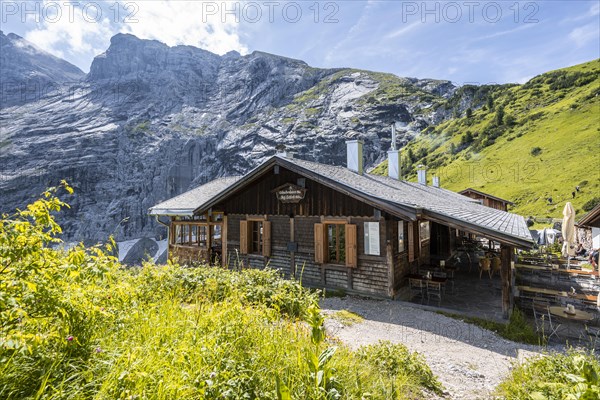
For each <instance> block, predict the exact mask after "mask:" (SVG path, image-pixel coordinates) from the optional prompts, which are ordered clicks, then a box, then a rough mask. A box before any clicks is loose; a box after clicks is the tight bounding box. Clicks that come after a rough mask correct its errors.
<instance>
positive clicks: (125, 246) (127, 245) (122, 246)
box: [117, 239, 140, 261]
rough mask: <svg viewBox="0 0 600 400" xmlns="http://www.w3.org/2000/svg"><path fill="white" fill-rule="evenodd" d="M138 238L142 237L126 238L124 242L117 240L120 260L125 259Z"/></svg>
mask: <svg viewBox="0 0 600 400" xmlns="http://www.w3.org/2000/svg"><path fill="white" fill-rule="evenodd" d="M138 240H140V239H131V240H124V241H122V242H117V244H118V245H119V261H123V259H124V258H125V256H126V255H127V253H129V250H131V248H132V247H133V245H134V244H136V243H137V241H138Z"/></svg>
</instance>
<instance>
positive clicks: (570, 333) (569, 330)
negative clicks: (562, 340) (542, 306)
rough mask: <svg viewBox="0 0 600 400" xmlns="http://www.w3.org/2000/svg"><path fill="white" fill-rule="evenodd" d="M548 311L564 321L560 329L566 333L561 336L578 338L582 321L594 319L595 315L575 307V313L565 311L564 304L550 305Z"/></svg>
mask: <svg viewBox="0 0 600 400" xmlns="http://www.w3.org/2000/svg"><path fill="white" fill-rule="evenodd" d="M548 311H549V312H550V314H552V316H553V317H557V318H558V319H560V320H561V321H562V322H564V323H563V324H562V325H561V326H562V329H560V330H561V331H562V332H564V335H562V334H561V336H566V337H572V338H577V337H578V336H580V334H581V325H579V324H581V323H586V322H590V321H591V320H593V319H594V316H593V315H592V314H590V313H589V312H586V311H582V310H578V309H575V310H574V311H575V314H569V313H566V312H565V307H563V306H553V307H548ZM571 322H572V323H576V324H577V325H575V326H574V325H573V324H571Z"/></svg>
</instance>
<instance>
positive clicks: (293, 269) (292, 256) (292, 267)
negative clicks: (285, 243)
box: [290, 217, 296, 278]
mask: <svg viewBox="0 0 600 400" xmlns="http://www.w3.org/2000/svg"><path fill="white" fill-rule="evenodd" d="M290 242H291V243H294V242H296V233H295V230H294V217H291V218H290ZM290 274H291V275H292V276H293V277H294V278H296V253H295V252H293V251H292V252H290Z"/></svg>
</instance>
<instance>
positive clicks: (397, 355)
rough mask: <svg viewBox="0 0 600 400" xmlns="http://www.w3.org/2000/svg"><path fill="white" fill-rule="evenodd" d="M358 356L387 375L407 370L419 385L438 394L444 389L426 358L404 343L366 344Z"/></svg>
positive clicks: (383, 342)
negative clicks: (411, 350) (410, 349)
mask: <svg viewBox="0 0 600 400" xmlns="http://www.w3.org/2000/svg"><path fill="white" fill-rule="evenodd" d="M358 358H359V359H360V360H363V361H366V362H367V363H368V364H369V365H371V366H372V367H374V368H375V369H376V370H378V371H381V372H382V373H383V374H385V375H388V376H394V375H397V374H398V371H406V372H409V374H410V375H411V376H413V377H415V378H416V379H417V380H418V383H419V385H421V386H424V387H426V388H427V389H429V390H431V391H433V392H435V393H438V394H441V393H442V391H443V387H442V385H441V383H440V382H439V381H438V380H437V379H436V378H435V376H434V375H433V373H432V372H431V369H429V367H428V366H427V364H426V363H425V359H424V358H423V357H422V356H421V355H419V354H418V353H416V352H414V353H411V352H410V351H409V350H408V349H407V348H406V346H404V345H402V344H393V343H391V342H388V341H382V342H379V343H378V344H376V345H371V346H365V347H362V348H360V349H359V351H358ZM394 398H396V396H394Z"/></svg>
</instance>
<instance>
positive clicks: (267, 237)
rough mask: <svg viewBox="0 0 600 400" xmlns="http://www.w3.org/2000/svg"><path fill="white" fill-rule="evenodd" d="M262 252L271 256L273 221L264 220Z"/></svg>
mask: <svg viewBox="0 0 600 400" xmlns="http://www.w3.org/2000/svg"><path fill="white" fill-rule="evenodd" d="M262 226H263V237H262V240H263V242H262V245H263V248H262V254H263V256H265V257H271V222H270V221H263V223H262Z"/></svg>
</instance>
